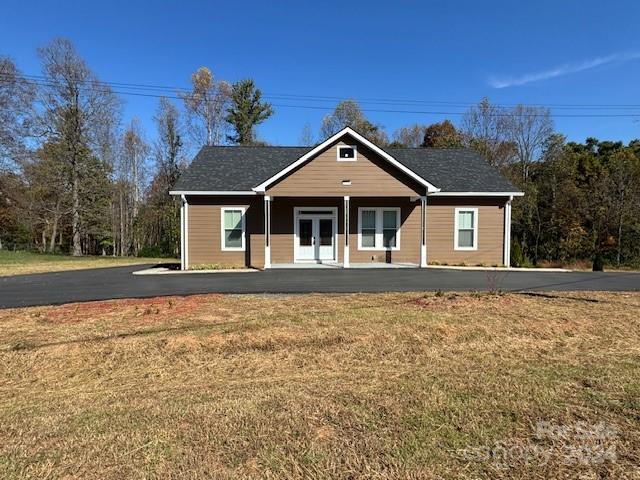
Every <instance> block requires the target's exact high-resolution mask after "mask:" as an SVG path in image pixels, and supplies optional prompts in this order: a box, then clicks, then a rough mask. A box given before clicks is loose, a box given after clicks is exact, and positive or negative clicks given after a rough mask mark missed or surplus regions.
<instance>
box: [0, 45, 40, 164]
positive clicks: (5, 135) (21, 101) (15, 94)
mask: <svg viewBox="0 0 640 480" xmlns="http://www.w3.org/2000/svg"><path fill="white" fill-rule="evenodd" d="M34 96H35V88H34V86H33V84H32V83H30V82H28V81H27V80H25V79H24V77H23V76H22V75H21V74H20V72H19V71H18V69H17V67H16V65H15V64H14V63H13V61H12V60H11V59H10V58H8V57H0V170H2V169H6V168H9V167H10V166H12V165H15V159H16V157H20V156H22V155H23V154H24V150H25V147H24V140H25V137H26V136H27V135H28V134H29V132H30V127H31V124H32V119H33V100H34Z"/></svg>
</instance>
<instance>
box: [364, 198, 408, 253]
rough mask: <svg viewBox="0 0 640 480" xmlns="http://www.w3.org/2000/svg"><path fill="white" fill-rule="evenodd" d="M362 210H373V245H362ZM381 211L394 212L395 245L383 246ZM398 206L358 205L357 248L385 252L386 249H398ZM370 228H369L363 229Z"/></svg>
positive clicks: (382, 214)
mask: <svg viewBox="0 0 640 480" xmlns="http://www.w3.org/2000/svg"><path fill="white" fill-rule="evenodd" d="M363 211H375V212H376V214H375V215H376V217H375V218H376V223H375V231H376V233H375V240H374V245H375V246H374V247H363V246H362V212H363ZM383 212H395V213H396V246H395V247H385V246H384V235H383V233H384V213H383ZM400 220H401V216H400V207H358V250H362V251H377V252H386V251H387V250H391V251H396V250H400V229H401V228H400ZM365 230H371V229H365Z"/></svg>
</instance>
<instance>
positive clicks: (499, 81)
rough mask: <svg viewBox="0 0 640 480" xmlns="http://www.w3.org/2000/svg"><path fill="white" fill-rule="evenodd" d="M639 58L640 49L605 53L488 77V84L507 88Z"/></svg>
mask: <svg viewBox="0 0 640 480" xmlns="http://www.w3.org/2000/svg"><path fill="white" fill-rule="evenodd" d="M639 58H640V51H638V52H619V53H614V54H613V55H607V56H606V57H596V58H592V59H590V60H585V61H582V62H577V63H565V64H564V65H560V66H558V67H555V68H551V69H549V70H543V71H541V72H532V73H526V74H524V75H519V76H511V77H495V76H494V77H490V78H489V85H491V86H492V87H493V88H507V87H516V86H519V85H526V84H527V83H531V82H538V81H540V80H547V79H549V78H555V77H561V76H563V75H569V74H572V73H578V72H583V71H585V70H590V69H592V68H596V67H600V66H603V65H608V64H614V63H618V64H620V63H624V62H629V61H631V60H636V59H639Z"/></svg>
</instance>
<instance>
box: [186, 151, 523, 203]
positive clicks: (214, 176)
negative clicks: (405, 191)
mask: <svg viewBox="0 0 640 480" xmlns="http://www.w3.org/2000/svg"><path fill="white" fill-rule="evenodd" d="M310 149H311V148H310V147H244V146H215V147H203V148H202V150H200V152H199V153H198V155H196V157H195V158H194V159H193V162H192V163H191V166H190V167H189V168H188V169H187V171H186V172H184V173H183V174H182V176H181V177H180V179H179V180H178V182H177V184H176V186H175V188H174V190H176V191H250V190H251V189H252V188H253V187H255V186H257V185H259V184H260V183H262V182H264V181H265V180H267V179H268V178H270V177H272V176H273V175H275V174H276V173H278V172H279V171H280V170H282V169H283V168H285V167H286V166H288V165H290V164H292V163H293V162H295V161H296V160H297V159H298V158H300V157H301V156H303V155H304V154H305V153H307V152H308V151H309V150H310ZM385 151H386V152H387V153H389V155H391V156H393V157H394V158H395V159H396V160H398V161H399V162H400V163H402V164H404V165H405V166H406V167H408V168H409V169H411V170H413V171H414V172H415V173H417V174H418V175H420V176H421V177H422V178H424V179H425V180H426V181H428V182H429V183H431V184H432V185H434V186H436V187H437V188H440V189H441V191H443V192H516V191H517V188H515V187H514V186H513V185H512V184H511V183H510V182H509V181H507V180H506V179H505V178H504V177H503V176H502V175H500V174H499V173H498V172H497V171H496V170H495V169H494V168H493V167H491V166H490V165H489V164H488V163H487V162H486V161H485V160H484V159H483V158H482V157H481V156H480V155H479V154H478V153H476V152H475V151H473V150H470V149H435V148H388V149H385Z"/></svg>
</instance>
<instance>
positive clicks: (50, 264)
mask: <svg viewBox="0 0 640 480" xmlns="http://www.w3.org/2000/svg"><path fill="white" fill-rule="evenodd" d="M175 261H176V260H173V259H170V258H140V257H102V256H83V257H73V256H70V255H52V254H42V253H32V252H21V251H18V252H12V251H8V250H0V276H7V275H20V274H25V273H45V272H59V271H64V270H80V269H85V268H104V267H117V266H122V265H136V264H144V263H170V262H175Z"/></svg>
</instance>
